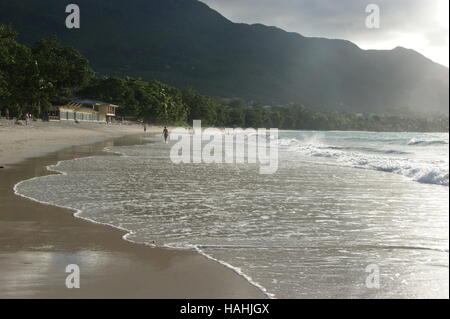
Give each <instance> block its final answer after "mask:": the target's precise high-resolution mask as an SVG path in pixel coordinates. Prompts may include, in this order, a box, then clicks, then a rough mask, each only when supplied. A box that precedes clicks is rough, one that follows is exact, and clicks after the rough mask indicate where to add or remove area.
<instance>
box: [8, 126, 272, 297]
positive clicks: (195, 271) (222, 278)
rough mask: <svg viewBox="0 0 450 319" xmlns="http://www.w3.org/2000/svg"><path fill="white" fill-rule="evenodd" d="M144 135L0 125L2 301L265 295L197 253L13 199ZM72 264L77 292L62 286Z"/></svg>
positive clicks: (125, 130) (132, 130)
mask: <svg viewBox="0 0 450 319" xmlns="http://www.w3.org/2000/svg"><path fill="white" fill-rule="evenodd" d="M152 132H153V133H154V132H160V128H157V127H153V128H149V129H148V130H147V134H151V133H152ZM142 133H143V128H142V126H139V125H102V124H69V123H64V124H61V123H56V122H55V123H42V122H32V123H31V124H30V125H28V126H17V125H13V124H12V122H9V121H5V120H2V121H1V122H0V166H2V167H3V168H1V169H0V298H264V297H265V296H264V294H262V293H261V292H260V291H259V290H258V289H257V288H256V287H254V286H252V285H251V284H250V283H248V282H247V281H246V280H245V279H244V278H243V277H241V276H239V275H238V274H236V273H235V272H233V271H232V270H230V269H228V268H226V267H224V266H222V265H220V264H218V263H216V262H213V261H211V260H209V259H207V258H205V257H204V256H202V255H200V254H197V253H195V252H192V251H179V250H169V249H160V248H152V247H149V246H145V245H139V244H133V243H131V242H128V241H125V240H123V239H122V236H123V235H124V232H122V231H120V230H117V229H114V228H112V227H108V226H104V225H99V224H94V223H91V222H87V221H84V220H82V219H78V218H75V217H73V211H70V210H67V209H62V208H58V207H53V206H48V205H43V204H40V203H37V202H34V201H32V200H28V199H26V198H23V197H20V196H17V195H16V194H15V193H14V190H13V187H14V185H15V184H17V183H18V182H20V181H22V180H26V179H30V178H33V177H37V176H43V175H48V174H53V173H52V172H49V171H48V170H47V169H46V166H47V165H51V164H55V163H57V162H58V161H61V160H67V159H73V158H78V157H84V156H91V155H94V154H97V155H101V154H103V152H102V150H103V148H104V147H107V146H113V145H128V144H133V143H140V142H141V138H140V136H139V135H137V134H140V135H142ZM124 136H126V137H124ZM69 264H77V265H79V266H80V275H81V283H80V289H68V288H66V285H65V280H66V276H67V275H68V274H67V273H66V272H65V269H66V266H67V265H69Z"/></svg>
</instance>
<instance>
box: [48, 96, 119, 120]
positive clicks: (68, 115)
mask: <svg viewBox="0 0 450 319" xmlns="http://www.w3.org/2000/svg"><path fill="white" fill-rule="evenodd" d="M117 108H118V106H117V105H114V104H110V103H105V102H101V101H95V100H74V101H73V102H70V103H68V104H65V105H61V106H56V107H54V108H53V110H50V111H48V112H47V118H48V120H49V121H77V122H99V123H111V122H113V121H114V118H115V116H116V109H117Z"/></svg>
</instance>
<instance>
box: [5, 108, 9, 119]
mask: <svg viewBox="0 0 450 319" xmlns="http://www.w3.org/2000/svg"><path fill="white" fill-rule="evenodd" d="M5 118H6V119H7V120H9V109H8V108H6V109H5Z"/></svg>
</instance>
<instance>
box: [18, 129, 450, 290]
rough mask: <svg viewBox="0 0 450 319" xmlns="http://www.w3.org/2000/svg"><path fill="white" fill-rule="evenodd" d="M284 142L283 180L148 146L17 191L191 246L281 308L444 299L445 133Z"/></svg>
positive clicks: (288, 137) (143, 238)
mask: <svg viewBox="0 0 450 319" xmlns="http://www.w3.org/2000/svg"><path fill="white" fill-rule="evenodd" d="M279 145H280V149H279V169H278V171H277V172H276V173H275V174H272V175H260V174H259V173H258V169H257V167H256V165H254V164H239V165H236V164H179V165H175V164H173V163H172V162H171V161H170V158H169V152H170V147H171V144H163V143H161V141H160V138H159V137H151V138H148V144H145V145H137V146H122V147H113V148H112V149H111V151H113V152H119V153H121V154H123V155H124V156H113V155H111V156H96V157H90V158H82V159H77V160H71V161H64V162H60V163H59V164H58V165H56V166H55V167H51V168H52V169H55V170H58V171H61V172H64V175H51V176H46V177H41V178H37V179H33V180H29V181H26V182H23V183H20V184H19V185H17V187H16V190H17V191H18V192H19V193H20V194H22V195H24V196H27V197H31V198H34V199H37V200H39V201H43V202H48V203H52V204H55V205H60V206H64V207H70V208H74V209H77V210H79V211H80V215H81V216H82V217H84V218H88V219H91V220H94V221H96V222H101V223H106V224H111V225H114V226H116V227H121V228H125V229H128V230H130V231H131V232H132V233H131V234H130V235H129V236H128V239H130V240H133V241H137V242H145V243H149V244H152V243H154V244H156V245H160V246H168V247H173V248H189V249H192V248H195V249H198V250H199V251H201V252H202V253H204V254H206V255H207V256H209V257H211V258H213V259H216V260H218V261H220V262H223V263H225V264H226V265H227V266H230V267H233V268H234V269H235V270H236V271H238V272H240V273H242V274H244V275H245V276H246V277H247V278H248V279H249V280H251V281H252V282H253V283H254V284H257V285H258V286H260V287H261V289H264V290H266V292H267V293H268V294H270V295H271V296H274V297H277V298H283V297H288V298H314V297H322V298H336V297H337V298H357V297H362V298H369V297H371V298H386V297H401V298H402V297H417V298H418V297H425V298H426V297H445V298H448V294H449V293H448V282H449V269H448V245H449V244H448V243H449V240H448V238H449V234H448V231H449V223H448V221H449V188H448V134H419V133H364V132H325V133H324V132H285V133H280V140H279ZM369 265H376V267H378V269H379V271H380V287H379V288H378V289H377V288H368V287H367V286H366V279H367V276H368V275H369V273H368V272H366V267H367V266H369Z"/></svg>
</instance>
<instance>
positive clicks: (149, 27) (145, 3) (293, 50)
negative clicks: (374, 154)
mask: <svg viewBox="0 0 450 319" xmlns="http://www.w3.org/2000/svg"><path fill="white" fill-rule="evenodd" d="M68 3H69V2H68V1H63V0H45V1H42V0H20V1H11V0H0V23H2V24H12V25H13V27H14V28H15V29H16V30H18V31H19V34H20V37H19V38H20V40H22V41H24V42H26V43H33V42H35V41H37V40H39V39H41V38H43V37H46V36H50V35H54V34H55V35H57V36H58V37H59V38H60V39H61V40H62V42H63V43H64V44H66V45H70V46H73V47H75V48H77V49H78V50H80V51H81V52H82V53H83V54H84V55H86V56H87V57H88V58H89V59H90V61H91V64H92V67H93V68H94V69H95V70H96V71H97V72H99V73H100V74H105V75H118V76H124V75H128V76H134V77H140V78H143V79H146V80H151V79H158V80H160V81H163V82H166V83H168V84H171V85H175V86H178V87H184V86H192V87H194V88H196V89H197V90H199V91H200V92H201V93H204V94H208V95H214V96H221V97H242V98H244V99H247V100H256V101H261V102H262V103H268V104H271V103H280V104H286V103H291V102H300V103H303V104H305V105H307V106H310V107H316V108H331V109H345V110H353V111H359V112H373V113H380V112H390V113H393V112H397V113H398V112H404V111H406V110H411V111H414V112H421V113H424V114H440V113H445V114H448V111H449V109H448V105H449V93H448V92H449V83H448V81H449V74H448V68H446V67H444V66H441V65H439V64H436V63H434V62H432V61H430V60H428V59H427V58H425V57H424V56H422V55H420V54H418V53H417V52H415V51H412V50H408V49H404V48H396V49H394V50H390V51H375V50H369V51H365V50H361V49H360V48H358V47H357V46H356V45H355V44H353V43H351V42H349V41H344V40H330V39H323V38H307V37H303V36H301V35H299V34H297V33H289V32H286V31H283V30H281V29H278V28H275V27H268V26H264V25H260V24H255V25H248V24H239V23H233V22H231V21H229V20H227V19H226V18H224V17H223V16H221V15H220V14H219V13H217V12H216V11H214V10H212V9H210V8H209V7H208V6H206V5H205V4H203V3H202V2H199V1H197V0H129V1H123V0H95V1H93V0H77V1H76V3H77V4H78V5H79V7H80V9H81V28H80V29H67V28H66V27H65V19H66V17H67V15H68V14H67V13H65V7H66V5H67V4H68Z"/></svg>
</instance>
